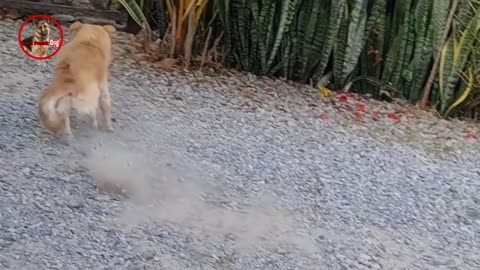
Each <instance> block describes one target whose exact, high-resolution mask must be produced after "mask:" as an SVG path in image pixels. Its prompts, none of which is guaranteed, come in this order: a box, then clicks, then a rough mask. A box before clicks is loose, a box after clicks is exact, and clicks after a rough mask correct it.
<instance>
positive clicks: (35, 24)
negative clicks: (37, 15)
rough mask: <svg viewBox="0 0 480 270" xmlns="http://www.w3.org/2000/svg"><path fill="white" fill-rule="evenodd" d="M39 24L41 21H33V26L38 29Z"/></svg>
mask: <svg viewBox="0 0 480 270" xmlns="http://www.w3.org/2000/svg"><path fill="white" fill-rule="evenodd" d="M39 23H40V19H33V20H32V24H33V26H35V27H36V26H37V25H38V24H39Z"/></svg>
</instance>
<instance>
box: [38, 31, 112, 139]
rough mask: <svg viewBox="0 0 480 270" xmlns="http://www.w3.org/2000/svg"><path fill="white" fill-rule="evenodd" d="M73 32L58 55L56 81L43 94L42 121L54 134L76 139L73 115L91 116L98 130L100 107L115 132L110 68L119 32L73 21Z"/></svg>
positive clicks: (104, 125)
mask: <svg viewBox="0 0 480 270" xmlns="http://www.w3.org/2000/svg"><path fill="white" fill-rule="evenodd" d="M70 31H71V32H72V34H73V38H72V40H71V41H70V42H68V43H67V44H65V46H64V47H63V48H62V50H61V51H60V52H59V54H58V56H57V59H56V64H55V75H54V79H53V82H52V83H51V84H50V85H49V86H48V87H47V88H46V89H45V90H44V91H43V92H42V94H41V95H40V98H39V103H38V105H39V107H38V115H39V118H40V121H41V122H42V124H43V126H44V127H45V128H46V129H47V130H48V131H50V132H51V133H55V134H63V135H68V136H69V137H73V135H72V130H71V127H70V114H71V112H72V111H75V112H77V113H78V114H79V115H86V116H88V119H89V121H90V126H91V127H92V128H95V129H97V128H98V125H97V118H96V112H97V109H98V107H99V105H100V110H101V112H102V116H103V128H104V129H105V130H107V131H109V132H112V131H113V128H112V120H111V105H110V92H109V89H108V88H109V87H108V69H109V65H110V62H111V37H112V36H113V34H114V33H115V32H116V30H115V28H114V27H113V26H111V25H104V26H100V25H93V24H82V23H80V22H74V23H73V24H72V25H71V26H70Z"/></svg>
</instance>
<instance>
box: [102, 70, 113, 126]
mask: <svg viewBox="0 0 480 270" xmlns="http://www.w3.org/2000/svg"><path fill="white" fill-rule="evenodd" d="M100 110H101V111H102V117H103V128H104V129H105V130H106V131H108V132H113V127H112V105H111V101H110V92H109V90H108V81H107V78H105V79H104V80H103V81H102V83H101V84H100Z"/></svg>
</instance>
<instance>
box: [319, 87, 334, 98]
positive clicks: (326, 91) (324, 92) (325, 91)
mask: <svg viewBox="0 0 480 270" xmlns="http://www.w3.org/2000/svg"><path fill="white" fill-rule="evenodd" d="M318 91H320V94H322V95H323V96H324V97H330V96H331V95H332V93H331V91H330V90H329V89H328V88H326V87H324V86H319V87H318Z"/></svg>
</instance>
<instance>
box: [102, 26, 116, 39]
mask: <svg viewBox="0 0 480 270" xmlns="http://www.w3.org/2000/svg"><path fill="white" fill-rule="evenodd" d="M102 28H103V30H105V31H106V32H107V33H108V34H109V35H110V36H112V35H113V34H114V33H115V32H117V29H115V27H113V26H111V25H102Z"/></svg>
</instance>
